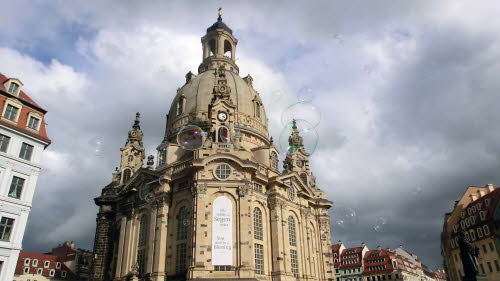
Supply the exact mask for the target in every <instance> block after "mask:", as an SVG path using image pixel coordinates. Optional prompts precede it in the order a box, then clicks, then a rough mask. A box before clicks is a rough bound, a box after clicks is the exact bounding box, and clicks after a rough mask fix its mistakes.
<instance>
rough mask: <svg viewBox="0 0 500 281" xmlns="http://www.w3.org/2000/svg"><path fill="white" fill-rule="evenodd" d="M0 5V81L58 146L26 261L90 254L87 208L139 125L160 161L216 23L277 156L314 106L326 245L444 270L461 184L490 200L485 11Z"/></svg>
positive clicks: (442, 5)
mask: <svg viewBox="0 0 500 281" xmlns="http://www.w3.org/2000/svg"><path fill="white" fill-rule="evenodd" d="M2 1H5V3H3V5H2V6H3V7H8V9H4V13H3V14H2V17H0V25H1V26H2V28H1V29H0V72H2V73H3V74H5V75H7V76H10V77H18V78H20V79H21V81H23V83H24V84H25V86H24V90H25V91H26V92H28V93H29V95H30V96H31V97H33V98H34V99H35V100H36V101H37V102H38V103H39V104H40V105H42V106H43V107H45V108H46V109H47V110H48V111H49V112H48V114H47V115H46V121H47V129H48V133H49V136H50V138H51V139H52V140H53V143H52V145H50V146H49V148H48V149H47V150H46V151H45V156H44V163H43V172H42V174H41V177H40V179H39V182H38V185H37V191H36V195H35V198H34V202H33V210H32V212H31V215H30V221H29V225H28V228H27V231H26V235H25V239H24V245H23V247H24V249H25V250H28V251H35V252H44V251H48V250H50V248H51V247H52V246H55V245H57V244H58V243H61V242H64V241H66V240H68V241H71V240H74V241H75V242H76V244H77V247H83V248H87V249H92V247H93V237H94V236H93V235H94V229H95V215H96V212H97V208H96V206H95V205H94V203H93V198H94V197H96V196H98V195H99V194H100V189H101V188H102V187H103V186H104V185H106V184H107V183H108V182H109V181H110V180H111V172H112V171H113V170H114V167H115V166H117V165H118V161H119V154H120V151H119V148H120V147H121V146H122V145H123V144H124V142H125V139H126V133H127V131H128V129H129V128H130V126H131V125H132V122H133V118H134V115H135V112H137V111H139V112H141V113H142V123H141V125H142V129H143V131H144V134H145V145H146V148H147V151H148V154H155V150H154V149H155V147H156V146H157V145H158V144H159V143H160V141H161V140H162V135H163V133H164V131H163V129H164V122H165V114H166V113H167V111H168V109H169V106H170V102H171V101H172V97H173V96H174V95H175V93H176V89H177V88H178V87H180V86H182V85H183V83H184V75H185V74H186V73H187V72H188V71H189V70H192V71H193V72H195V71H196V70H197V67H198V65H199V63H200V62H201V55H202V54H201V44H200V37H201V36H203V35H204V34H205V30H206V28H207V27H208V26H210V25H211V24H212V23H213V22H214V21H215V19H216V10H217V8H218V7H219V6H223V13H224V14H223V18H224V22H226V23H227V24H228V25H229V26H230V27H231V28H232V29H233V31H234V35H235V36H236V37H237V38H238V40H239V42H238V48H237V52H236V54H237V58H238V60H237V63H238V65H239V66H240V70H241V73H240V74H241V75H242V76H245V75H246V74H248V73H251V75H252V76H253V77H254V85H255V88H256V89H257V90H258V91H259V92H260V95H261V97H262V99H263V101H264V105H265V106H266V105H267V108H266V109H267V112H268V115H269V117H270V131H271V134H272V135H273V136H274V137H275V139H277V138H279V136H280V134H281V132H282V130H283V124H282V122H280V119H281V117H282V115H283V114H285V115H286V114H288V113H289V111H288V108H289V106H290V105H293V104H294V103H296V102H297V101H298V99H301V98H304V96H305V97H306V100H307V101H310V103H311V104H312V105H311V104H303V105H299V107H300V109H301V110H303V112H304V116H305V117H304V118H305V119H309V121H311V120H313V121H311V122H316V121H320V122H319V125H318V126H317V127H316V128H315V131H310V132H308V133H305V134H307V135H308V136H307V137H308V138H309V140H308V141H309V142H310V143H311V144H314V143H315V142H316V141H317V148H316V149H315V151H314V153H313V155H312V168H313V170H314V173H315V175H316V176H317V179H318V184H319V185H320V186H321V187H322V189H324V190H325V191H326V192H327V194H328V198H329V199H330V200H331V201H333V202H334V204H335V206H336V207H335V208H334V209H333V211H334V212H332V213H333V216H332V233H333V241H338V240H342V241H343V242H345V243H347V245H348V246H356V245H357V244H359V243H361V242H362V241H364V242H365V243H366V244H367V245H368V247H369V248H375V247H377V246H378V245H381V246H382V247H384V248H386V247H391V248H393V247H396V246H398V245H400V244H403V245H404V246H405V247H406V248H408V249H409V250H410V251H413V252H415V253H416V254H417V255H418V256H419V257H420V258H421V259H422V260H423V262H424V263H426V264H428V265H429V266H430V267H431V268H434V269H435V268H440V267H441V266H442V265H441V264H442V262H441V260H442V259H441V257H440V250H439V245H440V243H439V233H440V229H441V226H442V219H443V214H444V213H445V212H447V211H450V209H451V207H452V205H453V202H454V200H457V199H459V197H460V196H461V194H462V192H463V191H464V190H465V188H466V187H467V186H468V185H480V186H483V185H485V184H487V183H493V184H498V185H500V162H499V155H500V130H498V128H497V126H499V125H498V124H500V117H499V114H498V113H497V110H498V105H499V104H500V93H499V91H500V79H498V74H499V73H500V60H499V59H500V40H499V39H500V37H499V33H498V30H499V28H500V17H498V14H499V13H500V5H499V3H497V2H496V1H481V3H480V5H479V3H478V2H476V1H464V0H453V1H354V0H349V1H331V0H327V1H294V2H288V1H221V0H220V1H166V0H164V1H153V0H152V1H138V0H135V1H134V0H126V1H123V0H121V1H118V0H116V1H62V0H60V1H49V0H46V1H44V0H32V1H28V0H26V1H23V0H18V1H7V0H2ZM7 2H8V3H7ZM270 104H272V105H273V106H270ZM314 120H316V121H314ZM335 211H336V212H335Z"/></svg>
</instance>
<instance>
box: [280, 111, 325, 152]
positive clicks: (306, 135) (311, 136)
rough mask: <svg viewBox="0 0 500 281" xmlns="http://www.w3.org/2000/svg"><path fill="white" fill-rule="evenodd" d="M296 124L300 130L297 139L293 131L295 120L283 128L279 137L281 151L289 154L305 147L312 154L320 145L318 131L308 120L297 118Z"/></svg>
mask: <svg viewBox="0 0 500 281" xmlns="http://www.w3.org/2000/svg"><path fill="white" fill-rule="evenodd" d="M295 126H296V129H295V130H297V131H298V136H296V137H295V139H293V137H292V131H293V130H294V128H293V127H294V123H293V120H292V122H290V123H288V124H286V125H285V126H284V127H283V130H281V134H280V139H279V146H280V151H281V152H282V153H285V154H287V153H293V152H295V151H297V150H300V149H303V150H305V152H306V153H307V154H309V155H312V154H313V153H314V151H315V150H316V148H317V146H318V138H319V137H318V132H317V131H316V129H314V128H312V124H311V123H309V122H308V121H306V120H300V119H299V120H295ZM300 143H302V145H301V144H300Z"/></svg>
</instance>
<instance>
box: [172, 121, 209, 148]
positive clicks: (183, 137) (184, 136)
mask: <svg viewBox="0 0 500 281" xmlns="http://www.w3.org/2000/svg"><path fill="white" fill-rule="evenodd" d="M202 134H203V130H202V129H201V128H200V127H198V126H195V125H187V126H185V127H183V128H182V129H181V130H180V131H179V133H177V144H178V145H180V146H181V147H182V148H184V149H185V150H197V149H199V148H201V146H202V145H203V143H202V142H203V137H202Z"/></svg>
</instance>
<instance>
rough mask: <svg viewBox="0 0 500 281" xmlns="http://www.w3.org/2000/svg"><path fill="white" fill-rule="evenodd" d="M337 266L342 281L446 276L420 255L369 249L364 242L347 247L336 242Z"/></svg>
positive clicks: (426, 280) (428, 280) (418, 280)
mask: <svg viewBox="0 0 500 281" xmlns="http://www.w3.org/2000/svg"><path fill="white" fill-rule="evenodd" d="M332 256H333V259H334V269H335V273H336V277H337V280H338V281H385V280H394V281H437V280H442V278H443V276H444V278H445V279H446V275H445V274H444V271H443V272H441V271H437V272H436V274H435V273H434V272H432V271H430V270H428V269H427V268H426V267H425V266H423V265H422V264H421V262H420V260H419V259H418V257H417V256H416V255H415V254H413V253H410V252H409V251H407V250H405V249H403V248H402V247H399V248H397V249H396V250H389V249H387V250H384V249H382V248H381V247H378V248H377V249H376V250H369V249H368V248H367V247H366V246H365V245H364V244H362V245H361V246H360V247H354V248H346V247H345V246H344V244H342V242H340V241H339V243H338V244H335V245H332Z"/></svg>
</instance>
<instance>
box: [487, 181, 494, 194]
mask: <svg viewBox="0 0 500 281" xmlns="http://www.w3.org/2000/svg"><path fill="white" fill-rule="evenodd" d="M486 187H487V188H488V191H489V192H492V191H493V190H495V187H494V186H493V184H491V183H489V184H487V185H486Z"/></svg>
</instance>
